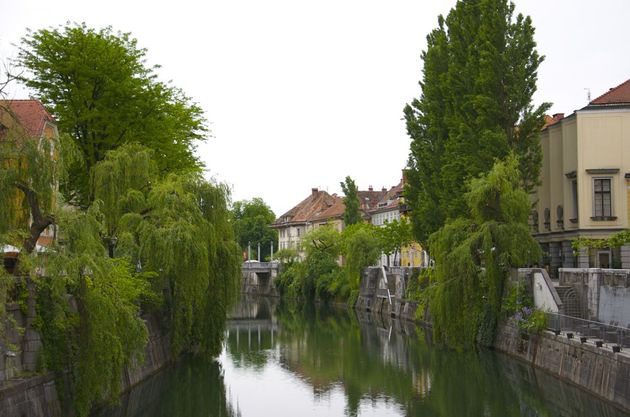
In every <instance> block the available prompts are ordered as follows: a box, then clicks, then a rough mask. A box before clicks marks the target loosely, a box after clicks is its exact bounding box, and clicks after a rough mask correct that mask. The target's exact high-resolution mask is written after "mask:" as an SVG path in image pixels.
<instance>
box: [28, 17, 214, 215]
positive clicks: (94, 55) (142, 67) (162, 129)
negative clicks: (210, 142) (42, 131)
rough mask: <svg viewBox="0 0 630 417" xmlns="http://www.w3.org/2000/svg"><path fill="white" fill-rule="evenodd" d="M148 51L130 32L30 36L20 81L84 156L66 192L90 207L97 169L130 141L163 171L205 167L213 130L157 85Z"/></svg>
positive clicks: (59, 31) (80, 30)
mask: <svg viewBox="0 0 630 417" xmlns="http://www.w3.org/2000/svg"><path fill="white" fill-rule="evenodd" d="M145 60H146V50H145V49H141V48H139V47H138V46H137V41H136V40H135V39H134V38H132V37H131V35H130V34H129V33H120V32H118V33H115V32H114V31H113V30H112V29H111V28H109V27H108V28H105V29H101V30H95V29H91V28H88V27H87V26H86V25H85V24H82V25H77V24H75V25H68V26H65V27H58V28H50V29H41V30H37V31H29V32H28V34H27V35H26V36H25V37H24V38H23V39H22V44H21V47H20V50H19V54H18V59H17V62H18V63H19V65H21V66H22V67H23V68H24V69H25V70H26V73H25V75H23V76H21V77H20V79H21V80H22V81H23V82H24V83H25V84H26V86H27V87H29V88H31V89H32V90H33V91H34V92H35V95H36V96H37V98H39V99H40V100H41V101H42V103H44V105H45V106H46V107H47V108H48V109H50V110H51V111H52V113H53V114H54V115H55V117H56V118H57V121H58V124H59V129H60V130H61V131H64V132H67V133H69V134H70V135H72V137H73V139H74V140H75V142H76V144H77V146H78V148H79V149H80V150H81V155H82V158H81V159H80V160H77V161H76V162H75V163H74V164H72V165H71V166H70V167H69V170H70V176H69V177H68V182H67V183H65V184H62V185H63V191H64V194H65V195H66V198H67V200H68V201H69V202H71V203H75V204H78V205H80V206H82V207H87V206H88V205H89V203H90V202H91V201H92V200H93V198H94V193H93V188H92V187H91V182H90V179H91V176H92V168H93V167H94V166H95V164H96V163H97V162H99V161H101V160H102V159H103V158H104V157H105V154H106V153H107V152H108V151H110V150H113V149H115V148H117V147H118V146H120V145H122V144H124V143H131V142H138V143H141V144H143V145H144V146H146V147H148V148H151V149H153V150H154V151H155V159H156V162H157V165H158V168H159V169H160V171H161V172H180V171H190V170H199V167H200V163H199V161H198V159H197V157H196V156H195V155H194V149H195V144H196V143H197V141H199V140H203V139H204V135H205V133H206V130H207V129H206V126H205V120H204V117H203V111H202V109H201V108H200V107H199V106H197V105H196V104H194V103H193V102H192V101H191V100H190V98H189V97H187V96H186V95H185V94H184V93H183V92H182V91H181V90H180V89H178V88H175V87H173V86H171V85H170V84H165V83H163V82H160V81H158V80H157V75H156V71H155V70H156V69H157V67H156V66H154V67H147V66H146V63H145Z"/></svg>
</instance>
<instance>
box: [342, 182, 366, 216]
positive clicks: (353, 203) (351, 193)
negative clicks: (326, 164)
mask: <svg viewBox="0 0 630 417" xmlns="http://www.w3.org/2000/svg"><path fill="white" fill-rule="evenodd" d="M340 185H341V190H342V191H343V194H344V195H345V197H344V199H343V204H344V205H345V209H344V212H343V221H344V223H345V225H346V226H350V225H353V224H356V223H359V222H360V221H361V202H360V201H359V194H358V193H359V188H358V187H357V185H356V184H355V183H354V180H353V179H352V178H350V176H347V177H346V179H345V181H342V182H341V183H340Z"/></svg>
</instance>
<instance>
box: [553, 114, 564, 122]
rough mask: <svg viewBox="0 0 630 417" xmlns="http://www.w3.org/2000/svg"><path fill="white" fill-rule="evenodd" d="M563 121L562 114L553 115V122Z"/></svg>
mask: <svg viewBox="0 0 630 417" xmlns="http://www.w3.org/2000/svg"><path fill="white" fill-rule="evenodd" d="M562 119H564V113H556V114H554V115H553V120H555V121H558V120H562Z"/></svg>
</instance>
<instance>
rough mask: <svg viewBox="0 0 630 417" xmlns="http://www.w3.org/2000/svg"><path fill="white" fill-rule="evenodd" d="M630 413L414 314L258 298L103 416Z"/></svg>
mask: <svg viewBox="0 0 630 417" xmlns="http://www.w3.org/2000/svg"><path fill="white" fill-rule="evenodd" d="M626 415H627V414H625V413H623V412H621V411H619V410H617V409H616V408H615V407H613V406H612V405H610V404H608V403H607V402H605V401H601V400H599V399H597V398H596V397H594V396H592V395H589V394H587V393H585V392H583V391H581V390H580V389H578V388H575V387H573V386H571V385H569V384H566V383H564V382H562V381H559V380H557V379H555V378H553V377H551V376H550V375H548V374H546V373H544V372H542V371H537V370H534V369H532V368H531V367H529V366H526V365H524V364H522V363H520V362H518V361H515V360H513V359H511V358H508V357H506V356H503V355H500V354H496V353H493V352H467V353H457V352H452V351H445V350H442V349H439V348H437V347H434V346H432V343H431V335H430V333H429V332H426V331H424V330H422V329H420V328H416V327H415V326H413V325H412V324H410V323H407V322H401V321H398V320H393V319H389V318H383V317H378V316H372V315H369V314H356V313H354V312H348V311H345V310H339V309H325V308H308V307H304V306H300V307H297V308H296V307H289V306H285V305H277V303H276V302H275V301H272V300H270V299H259V300H256V299H254V300H248V302H246V303H242V304H240V305H239V306H238V308H237V309H235V312H234V314H233V317H232V319H231V320H230V321H229V323H228V331H227V334H226V341H225V347H224V350H223V352H222V353H221V355H220V357H219V358H217V359H216V360H210V359H203V358H198V357H197V358H184V359H182V360H181V361H179V362H178V363H177V364H175V365H172V366H169V367H167V368H166V369H165V370H163V371H161V372H160V373H159V374H157V375H155V376H153V377H152V378H150V379H148V380H147V381H145V382H143V383H142V384H140V385H138V386H137V387H135V388H134V389H133V390H132V391H131V393H130V394H129V395H127V396H125V397H124V398H123V400H122V403H121V405H120V406H118V407H116V408H112V409H110V410H105V411H104V412H102V413H99V414H98V416H99V417H114V416H116V417H150V416H151V417H154V416H155V417H166V416H168V417H202V416H203V417H208V416H217V417H218V416H243V417H256V416H264V417H267V416H270V417H283V416H287V417H288V416H291V417H294V416H299V417H307V416H379V417H380V416H383V417H387V416H425V417H430V416H441V417H462V416H470V417H476V416H486V417H508V416H532V417H533V416H541V417H542V416H545V417H555V416H566V417H575V416H588V417H618V416H619V417H621V416H626Z"/></svg>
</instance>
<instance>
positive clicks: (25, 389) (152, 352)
mask: <svg viewBox="0 0 630 417" xmlns="http://www.w3.org/2000/svg"><path fill="white" fill-rule="evenodd" d="M16 314H17V313H16ZM145 320H146V324H147V328H148V330H149V340H148V343H147V346H146V348H145V355H144V362H143V363H142V364H141V365H140V366H131V367H129V368H127V369H125V371H124V372H123V375H122V376H121V378H122V381H121V383H122V389H123V390H128V389H129V388H131V387H133V386H134V385H135V384H137V383H138V382H140V381H142V380H144V379H145V378H147V377H149V376H150V375H152V374H154V373H155V372H157V371H158V370H159V369H160V368H162V367H163V366H164V365H166V364H167V363H168V362H169V361H170V359H171V357H170V341H169V340H168V337H166V336H165V335H164V332H162V331H161V329H160V327H159V325H158V322H157V320H156V319H155V318H154V317H146V318H145ZM17 342H18V345H19V344H20V343H21V341H20V340H17ZM19 356H20V355H18V356H16V357H19ZM11 360H12V361H0V363H10V366H11V367H12V368H11V371H10V372H9V373H7V375H9V376H10V377H11V378H10V379H7V380H6V381H0V415H1V416H2V417H24V416H28V417H57V416H62V415H64V414H63V412H62V411H61V406H60V404H59V400H58V396H57V390H56V388H55V380H54V375H53V374H51V373H49V374H46V375H38V376H32V377H19V374H20V373H21V372H22V370H23V368H22V366H21V365H19V364H17V363H14V362H15V361H14V358H13V357H12V358H11Z"/></svg>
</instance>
